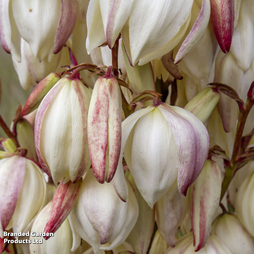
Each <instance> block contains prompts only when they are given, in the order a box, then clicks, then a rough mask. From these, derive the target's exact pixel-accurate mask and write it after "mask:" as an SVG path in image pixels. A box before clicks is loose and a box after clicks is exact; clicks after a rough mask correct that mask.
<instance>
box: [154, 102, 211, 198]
mask: <svg viewBox="0 0 254 254" xmlns="http://www.w3.org/2000/svg"><path fill="white" fill-rule="evenodd" d="M159 108H160V111H161V113H162V114H163V116H164V118H165V120H166V121H167V123H168V124H169V126H170V129H171V131H172V132H173V135H174V139H175V142H176V145H177V148H178V153H179V158H180V167H179V169H178V179H177V182H178V189H179V191H180V193H182V194H183V195H186V192H187V190H188V188H189V186H190V185H191V184H192V183H193V182H194V181H195V180H196V178H197V177H198V175H199V174H200V172H201V170H202V168H203V165H204V163H205V160H206V158H207V154H208V149H209V136H208V132H207V130H206V128H205V126H204V125H203V123H202V122H201V121H200V120H199V119H198V118H196V117H195V116H194V115H193V114H191V113H190V112H188V111H187V110H184V109H182V108H180V107H169V106H168V105H166V104H161V105H160V106H159Z"/></svg>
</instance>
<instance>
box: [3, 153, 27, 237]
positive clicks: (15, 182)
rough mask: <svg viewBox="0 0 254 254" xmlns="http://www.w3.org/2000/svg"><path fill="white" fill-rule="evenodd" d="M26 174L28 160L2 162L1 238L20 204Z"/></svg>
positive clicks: (5, 160)
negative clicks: (19, 199)
mask: <svg viewBox="0 0 254 254" xmlns="http://www.w3.org/2000/svg"><path fill="white" fill-rule="evenodd" d="M25 173H26V159H25V158H23V157H19V156H13V157H11V158H6V159H2V160H1V161H0V176H1V181H0V223H1V224H0V237H3V231H4V230H5V228H6V227H7V226H8V224H9V222H10V220H11V218H12V216H13V214H14V211H15V208H16V206H17V203H18V198H19V194H20V191H21V188H22V185H23V180H24V177H25Z"/></svg>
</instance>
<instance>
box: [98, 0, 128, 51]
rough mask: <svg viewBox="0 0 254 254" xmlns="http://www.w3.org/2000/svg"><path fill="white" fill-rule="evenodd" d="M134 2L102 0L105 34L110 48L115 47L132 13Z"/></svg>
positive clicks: (101, 7)
mask: <svg viewBox="0 0 254 254" xmlns="http://www.w3.org/2000/svg"><path fill="white" fill-rule="evenodd" d="M132 3H133V0H129V1H124V0H100V9H101V15H102V20H103V26H104V32H105V34H106V38H107V43H108V46H109V47H110V48H111V47H113V46H114V44H115V41H116V39H117V37H118V36H119V34H120V32H121V30H122V28H123V26H124V24H125V22H126V21H127V19H128V17H129V14H130V12H131V7H132Z"/></svg>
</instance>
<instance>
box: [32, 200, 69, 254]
mask: <svg viewBox="0 0 254 254" xmlns="http://www.w3.org/2000/svg"><path fill="white" fill-rule="evenodd" d="M51 206H52V202H50V203H48V204H47V205H46V206H45V207H44V208H43V210H42V211H41V212H40V213H39V214H38V216H37V218H36V219H35V221H34V223H33V226H32V229H31V236H30V241H31V244H29V249H30V252H31V253H34V254H47V253H49V252H50V253H52V254H56V253H63V254H70V253H71V248H72V243H73V236H72V229H71V226H70V223H69V220H68V219H66V220H65V221H64V222H63V224H62V225H61V227H60V228H59V229H58V230H57V232H55V233H54V234H53V233H51V235H53V237H51V238H50V239H48V240H45V239H43V236H48V235H50V234H49V233H46V232H44V227H45V225H46V223H47V220H48V218H49V216H50V215H49V214H50V210H51Z"/></svg>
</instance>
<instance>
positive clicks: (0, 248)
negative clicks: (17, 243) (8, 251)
mask: <svg viewBox="0 0 254 254" xmlns="http://www.w3.org/2000/svg"><path fill="white" fill-rule="evenodd" d="M4 248H5V243H4V238H1V237H0V253H2V252H3V251H4Z"/></svg>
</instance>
